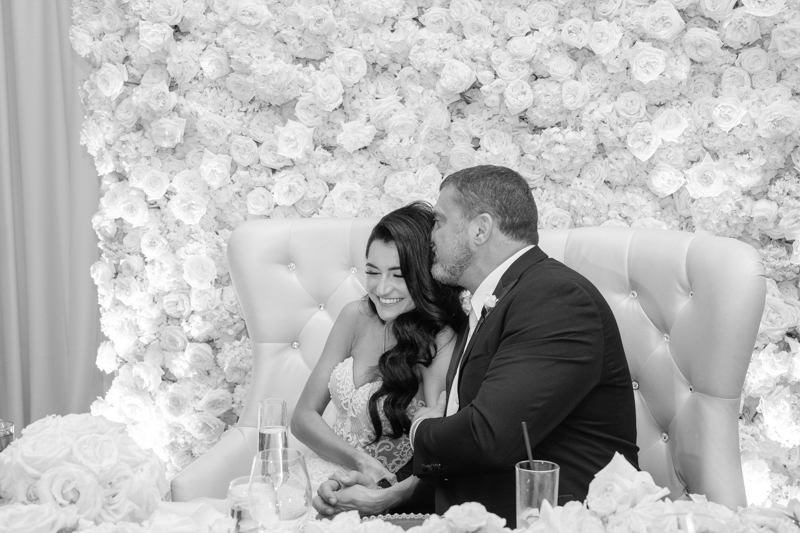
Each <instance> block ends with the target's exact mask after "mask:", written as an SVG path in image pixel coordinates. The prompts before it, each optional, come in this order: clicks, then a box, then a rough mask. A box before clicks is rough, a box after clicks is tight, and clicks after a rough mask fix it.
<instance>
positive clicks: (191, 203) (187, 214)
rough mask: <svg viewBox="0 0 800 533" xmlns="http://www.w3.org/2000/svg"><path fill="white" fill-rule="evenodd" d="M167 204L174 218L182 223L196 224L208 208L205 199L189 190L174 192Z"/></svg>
mask: <svg viewBox="0 0 800 533" xmlns="http://www.w3.org/2000/svg"><path fill="white" fill-rule="evenodd" d="M168 205H169V208H170V209H171V210H172V213H173V214H174V215H175V218H177V219H178V220H180V221H181V222H183V223H184V224H197V223H198V222H200V219H201V218H203V215H205V214H206V210H207V209H208V204H207V202H206V199H205V198H203V197H202V196H200V195H197V194H194V193H191V192H181V193H178V194H176V195H175V196H173V197H172V199H171V200H170V201H169V204H168Z"/></svg>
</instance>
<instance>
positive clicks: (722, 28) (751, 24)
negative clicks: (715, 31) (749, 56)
mask: <svg viewBox="0 0 800 533" xmlns="http://www.w3.org/2000/svg"><path fill="white" fill-rule="evenodd" d="M719 35H720V37H722V40H723V42H724V43H725V44H726V45H728V46H730V47H731V48H741V47H742V46H744V45H746V44H750V43H752V42H755V41H757V40H759V39H760V38H761V30H760V28H759V26H758V20H756V18H755V17H754V16H753V15H750V14H749V13H747V12H746V11H745V10H744V9H734V10H733V14H731V16H729V17H728V18H726V19H725V20H723V21H722V23H721V24H720V25H719Z"/></svg>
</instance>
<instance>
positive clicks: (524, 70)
mask: <svg viewBox="0 0 800 533" xmlns="http://www.w3.org/2000/svg"><path fill="white" fill-rule="evenodd" d="M495 71H496V72H497V76H498V77H499V78H500V80H502V81H509V82H510V81H514V80H523V81H527V80H528V76H530V75H531V69H530V67H529V66H528V65H527V64H525V63H523V62H522V61H504V62H503V63H501V64H499V65H497V66H496V67H495ZM498 81H499V80H495V81H493V82H492V83H491V84H489V85H488V86H487V85H484V87H486V88H487V89H488V88H489V87H491V85H493V84H495V83H497V82H498ZM484 87H481V90H482V91H483V90H485V89H484ZM504 90H505V87H503V88H502V90H500V91H499V92H503V91H504ZM494 94H499V93H498V91H494Z"/></svg>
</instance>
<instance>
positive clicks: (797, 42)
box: [769, 20, 800, 59]
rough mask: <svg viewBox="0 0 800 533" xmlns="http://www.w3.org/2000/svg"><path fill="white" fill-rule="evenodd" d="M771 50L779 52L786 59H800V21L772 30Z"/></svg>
mask: <svg viewBox="0 0 800 533" xmlns="http://www.w3.org/2000/svg"><path fill="white" fill-rule="evenodd" d="M769 49H770V50H777V51H778V54H779V55H780V56H781V57H782V58H784V59H798V58H800V21H797V20H794V21H792V22H789V23H787V24H783V25H781V26H778V27H777V28H775V29H774V30H772V40H771V41H770V43H769Z"/></svg>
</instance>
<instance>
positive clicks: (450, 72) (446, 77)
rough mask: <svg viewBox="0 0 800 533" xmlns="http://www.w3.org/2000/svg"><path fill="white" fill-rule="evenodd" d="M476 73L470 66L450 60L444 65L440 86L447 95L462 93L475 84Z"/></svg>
mask: <svg viewBox="0 0 800 533" xmlns="http://www.w3.org/2000/svg"><path fill="white" fill-rule="evenodd" d="M475 79H476V78H475V71H474V70H472V68H470V67H469V66H468V65H466V64H464V63H462V62H461V61H458V60H457V59H450V60H449V61H447V62H446V63H445V64H444V67H443V68H442V72H441V74H440V76H439V84H440V86H441V88H442V89H443V91H444V92H446V93H456V94H457V93H462V92H464V91H466V90H467V89H469V88H470V86H472V84H473V83H475Z"/></svg>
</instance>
